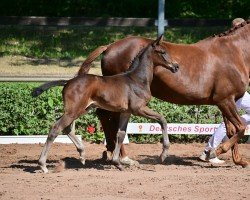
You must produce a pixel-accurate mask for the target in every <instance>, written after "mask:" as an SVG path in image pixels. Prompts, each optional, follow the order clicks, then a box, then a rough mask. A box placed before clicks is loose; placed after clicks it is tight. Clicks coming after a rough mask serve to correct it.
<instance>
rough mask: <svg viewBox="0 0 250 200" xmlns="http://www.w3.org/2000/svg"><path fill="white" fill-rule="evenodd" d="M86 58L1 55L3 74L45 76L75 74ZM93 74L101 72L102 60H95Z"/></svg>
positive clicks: (91, 69)
mask: <svg viewBox="0 0 250 200" xmlns="http://www.w3.org/2000/svg"><path fill="white" fill-rule="evenodd" d="M84 60H85V58H82V57H80V58H76V59H38V58H29V57H24V56H3V57H0V75H1V76H28V75H29V76H32V75H35V76H44V75H65V76H72V77H73V76H74V75H75V74H76V73H77V72H78V70H79V68H80V66H81V64H82V62H83V61H84ZM90 73H91V74H97V75H100V74H101V69H100V62H94V63H93V65H92V67H91V68H90Z"/></svg>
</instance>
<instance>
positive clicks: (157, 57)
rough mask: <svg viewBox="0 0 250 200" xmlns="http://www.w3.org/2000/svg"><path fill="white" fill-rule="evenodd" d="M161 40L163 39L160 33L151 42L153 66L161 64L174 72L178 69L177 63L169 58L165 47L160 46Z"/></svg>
mask: <svg viewBox="0 0 250 200" xmlns="http://www.w3.org/2000/svg"><path fill="white" fill-rule="evenodd" d="M162 41H163V35H161V36H160V37H158V38H157V39H156V40H155V41H153V42H152V43H151V47H152V48H153V51H154V52H153V54H152V60H153V63H154V66H162V67H165V68H167V69H169V70H170V71H171V72H173V73H175V72H177V71H178V69H179V65H178V63H177V62H175V61H173V60H172V59H171V57H170V55H169V54H168V52H167V51H166V49H164V48H163V47H162V46H161V43H162Z"/></svg>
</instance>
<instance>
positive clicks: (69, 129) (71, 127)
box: [63, 121, 85, 165]
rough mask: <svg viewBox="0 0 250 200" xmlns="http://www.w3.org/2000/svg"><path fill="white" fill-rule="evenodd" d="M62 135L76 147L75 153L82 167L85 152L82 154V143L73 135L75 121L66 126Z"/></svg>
mask: <svg viewBox="0 0 250 200" xmlns="http://www.w3.org/2000/svg"><path fill="white" fill-rule="evenodd" d="M63 132H64V134H66V135H68V137H69V138H70V139H71V141H72V142H73V143H74V145H75V146H76V149H77V151H78V152H79V154H80V158H79V159H80V161H81V163H82V164H83V165H85V152H84V145H83V143H82V141H80V140H79V139H78V138H77V137H76V135H75V121H74V122H73V123H72V124H71V125H69V126H67V127H66V128H65V129H64V130H63Z"/></svg>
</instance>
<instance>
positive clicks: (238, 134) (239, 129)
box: [214, 100, 248, 167]
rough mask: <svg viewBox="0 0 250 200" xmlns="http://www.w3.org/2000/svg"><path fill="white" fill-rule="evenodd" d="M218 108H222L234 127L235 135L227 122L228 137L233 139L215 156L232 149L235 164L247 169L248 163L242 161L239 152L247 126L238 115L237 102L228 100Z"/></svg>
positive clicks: (220, 147)
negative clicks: (239, 144)
mask: <svg viewBox="0 0 250 200" xmlns="http://www.w3.org/2000/svg"><path fill="white" fill-rule="evenodd" d="M218 107H219V108H220V110H221V111H222V113H223V115H224V116H225V117H226V119H227V120H229V121H230V122H231V123H232V124H233V125H234V127H235V134H234V129H233V128H230V124H229V122H228V121H227V120H225V124H226V127H227V135H228V136H229V137H231V138H230V139H229V140H227V141H225V142H224V143H222V144H221V145H220V146H219V147H218V149H217V150H216V151H215V152H214V153H215V155H219V154H221V153H223V152H227V151H228V150H229V149H230V148H231V149H232V156H233V161H234V163H235V164H236V165H241V166H242V167H247V166H248V163H247V162H246V161H244V160H243V159H242V157H241V156H240V154H239V150H238V141H239V140H240V139H241V138H242V137H244V132H245V129H246V125H245V123H244V122H243V121H242V119H241V117H240V115H239V114H238V111H237V109H236V105H235V102H234V101H233V100H226V101H224V102H222V103H221V104H219V105H218Z"/></svg>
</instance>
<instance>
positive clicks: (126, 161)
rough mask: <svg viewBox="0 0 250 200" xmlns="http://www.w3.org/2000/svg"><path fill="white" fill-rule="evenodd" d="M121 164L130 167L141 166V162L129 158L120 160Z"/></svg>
mask: <svg viewBox="0 0 250 200" xmlns="http://www.w3.org/2000/svg"><path fill="white" fill-rule="evenodd" d="M120 162H121V164H123V165H128V166H139V162H138V161H136V160H132V159H130V158H129V157H128V156H126V157H124V158H120Z"/></svg>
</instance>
